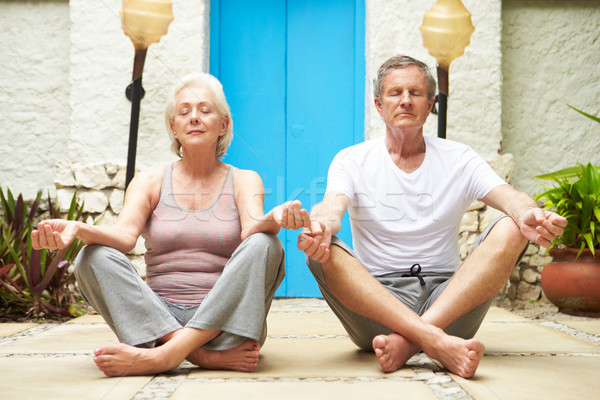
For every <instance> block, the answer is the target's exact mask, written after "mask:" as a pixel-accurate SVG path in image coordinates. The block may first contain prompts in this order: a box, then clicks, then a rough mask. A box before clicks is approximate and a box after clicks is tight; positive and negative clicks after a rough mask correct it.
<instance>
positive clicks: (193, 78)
mask: <svg viewBox="0 0 600 400" xmlns="http://www.w3.org/2000/svg"><path fill="white" fill-rule="evenodd" d="M187 87H201V88H204V89H206V90H209V91H210V92H212V94H213V96H214V98H215V105H216V107H217V111H218V112H219V114H220V115H221V117H222V118H225V119H227V121H228V124H227V131H226V132H225V134H224V135H223V136H220V137H219V140H218V142H217V151H216V157H217V158H219V159H220V158H222V157H223V156H224V155H225V153H227V149H228V148H229V145H230V144H231V140H232V139H233V121H232V120H231V110H230V109H229V104H227V99H226V98H225V93H224V92H223V85H222V84H221V82H219V80H218V79H217V78H215V77H214V76H212V75H210V74H207V73H205V72H202V73H195V74H189V75H186V76H184V77H183V78H181V79H180V80H179V81H178V82H177V84H175V86H174V87H173V92H172V95H171V97H170V98H169V100H168V102H167V107H166V108H165V125H166V127H167V132H168V133H169V137H170V138H171V151H173V153H175V154H176V155H178V156H179V157H181V143H179V140H177V139H176V138H175V136H173V131H172V130H171V124H172V123H173V120H174V118H175V101H176V99H177V95H178V94H179V92H181V91H182V90H183V89H185V88H187Z"/></svg>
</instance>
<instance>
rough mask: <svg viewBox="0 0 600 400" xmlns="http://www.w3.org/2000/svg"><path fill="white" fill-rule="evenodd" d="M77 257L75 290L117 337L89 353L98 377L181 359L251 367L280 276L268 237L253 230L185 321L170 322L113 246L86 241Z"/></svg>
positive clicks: (146, 370) (277, 251) (278, 252)
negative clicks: (101, 374) (97, 244)
mask: <svg viewBox="0 0 600 400" xmlns="http://www.w3.org/2000/svg"><path fill="white" fill-rule="evenodd" d="M80 255H81V257H80V258H79V259H78V265H77V269H76V275H77V279H78V282H79V283H80V288H81V289H82V293H83V294H84V296H85V298H86V300H87V301H88V302H89V303H90V304H92V306H93V307H94V308H95V309H96V310H97V311H98V312H99V313H100V314H101V315H102V316H103V317H104V318H105V320H106V321H107V323H108V324H109V326H111V328H112V329H113V331H114V332H115V333H116V334H117V336H118V338H119V340H120V341H121V342H122V343H120V344H117V345H106V346H101V347H98V348H96V349H95V350H94V355H95V357H94V361H95V363H96V365H97V366H98V368H99V369H100V370H102V371H103V372H104V373H105V374H106V375H109V376H122V375H144V374H154V373H158V372H164V371H168V370H170V369H173V368H175V367H177V366H178V365H179V364H180V363H181V362H182V361H183V360H184V359H188V360H189V361H190V362H192V363H194V364H196V365H198V366H200V367H204V368H209V369H233V370H237V371H245V372H249V371H252V370H253V369H254V368H255V367H256V365H257V363H258V354H259V350H260V345H261V344H262V343H263V342H264V340H265V339H266V325H265V320H266V316H267V312H268V310H269V308H270V305H271V301H272V299H273V296H274V294H275V290H276V289H277V287H278V286H279V284H280V283H281V281H282V280H283V277H284V275H285V269H284V264H283V256H284V255H283V248H282V246H281V243H280V242H279V240H278V239H277V238H276V237H275V236H273V235H266V234H255V235H252V236H251V237H249V238H248V239H247V240H246V241H244V242H243V243H242V244H241V245H240V246H239V247H238V249H237V250H236V252H235V253H234V254H233V256H232V257H231V259H230V261H229V262H228V264H227V266H226V268H225V270H224V271H223V274H222V275H221V277H220V278H219V280H218V281H217V283H216V284H215V286H214V287H213V289H212V290H211V292H210V293H209V294H208V295H207V297H206V298H205V299H204V301H203V302H202V305H201V306H199V307H198V308H197V309H196V312H195V313H194V315H193V317H192V318H191V319H189V320H187V318H189V317H186V318H185V319H186V321H187V322H185V321H177V320H176V318H175V314H172V313H171V311H169V308H168V307H167V306H166V305H165V304H164V303H163V302H162V300H160V299H159V298H158V296H157V295H156V294H155V293H154V292H152V290H151V289H150V288H149V287H148V286H147V285H146V284H145V283H144V282H142V281H141V279H140V278H139V276H138V275H137V273H136V272H135V269H134V268H133V266H131V265H130V263H129V261H128V260H127V258H126V257H125V256H123V255H122V254H120V253H119V252H117V251H116V250H114V249H110V248H106V247H102V246H88V247H86V248H85V249H84V250H83V251H82V253H80ZM124 287H125V288H127V289H128V290H124V289H123V288H124ZM183 323H185V324H186V326H185V327H182V324H183ZM225 326H226V327H227V329H226V331H227V332H223V331H222V329H223V328H222V327H225ZM155 343H156V344H157V345H158V346H157V347H153V346H154V344H155ZM133 345H136V346H140V345H142V346H148V347H153V348H141V347H135V346H133Z"/></svg>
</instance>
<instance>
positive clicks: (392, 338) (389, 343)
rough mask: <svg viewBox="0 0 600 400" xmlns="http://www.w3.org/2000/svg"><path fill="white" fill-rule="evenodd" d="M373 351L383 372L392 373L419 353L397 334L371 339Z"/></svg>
mask: <svg viewBox="0 0 600 400" xmlns="http://www.w3.org/2000/svg"><path fill="white" fill-rule="evenodd" d="M373 350H375V355H376V356H377V358H378V359H379V364H380V365H381V369H382V370H383V372H394V371H396V370H398V369H400V368H402V367H403V366H404V364H406V362H407V361H408V360H409V359H410V358H411V357H412V356H414V355H415V354H417V353H418V352H419V348H418V347H417V346H416V345H414V344H413V343H411V342H410V341H408V340H407V339H406V338H404V337H403V336H401V335H398V334H397V333H391V334H389V335H379V336H375V337H374V338H373Z"/></svg>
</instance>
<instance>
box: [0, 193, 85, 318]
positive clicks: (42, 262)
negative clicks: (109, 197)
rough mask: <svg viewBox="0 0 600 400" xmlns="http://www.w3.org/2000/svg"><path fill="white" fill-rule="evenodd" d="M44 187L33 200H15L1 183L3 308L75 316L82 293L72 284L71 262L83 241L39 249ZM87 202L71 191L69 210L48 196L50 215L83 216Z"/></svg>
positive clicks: (31, 313)
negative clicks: (35, 234)
mask: <svg viewBox="0 0 600 400" xmlns="http://www.w3.org/2000/svg"><path fill="white" fill-rule="evenodd" d="M41 199H42V192H41V191H38V193H37V196H36V198H35V199H34V200H33V202H31V203H30V204H28V203H26V202H25V201H24V200H23V196H22V194H19V196H18V197H17V198H16V199H15V198H14V196H13V194H12V192H11V191H10V189H7V191H6V195H5V194H4V191H3V190H2V188H0V203H1V204H0V205H1V215H0V235H1V241H0V311H1V312H2V314H4V315H25V316H34V317H39V316H42V315H46V314H61V315H65V316H71V315H73V314H75V313H77V304H79V303H80V301H79V299H78V295H77V294H76V293H75V292H74V291H73V290H71V289H70V287H71V288H72V287H73V285H74V283H75V278H74V276H73V273H72V272H69V269H68V267H69V265H70V264H71V263H72V262H73V260H74V259H75V257H76V256H77V254H78V253H79V250H80V249H81V248H82V247H83V243H82V242H81V241H79V240H75V241H74V242H73V243H71V245H70V246H68V247H66V248H64V249H61V250H56V251H52V250H48V249H42V250H35V249H33V248H32V246H31V231H32V230H33V229H35V227H36V219H37V218H39V213H40V202H41ZM82 210H83V205H81V206H80V205H79V204H77V199H76V196H75V195H73V199H72V200H71V205H70V207H69V210H68V212H67V213H66V216H65V215H61V213H60V210H58V209H56V207H55V206H54V205H53V204H52V201H51V199H50V196H48V213H49V214H50V215H49V217H50V218H66V219H69V220H82V219H83V218H84V215H83V212H82Z"/></svg>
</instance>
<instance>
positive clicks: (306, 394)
mask: <svg viewBox="0 0 600 400" xmlns="http://www.w3.org/2000/svg"><path fill="white" fill-rule="evenodd" d="M268 326H269V338H268V339H267V342H266V343H265V345H264V346H263V349H262V351H261V359H260V362H259V365H258V367H257V369H256V370H255V371H254V372H253V373H238V372H227V371H207V370H201V369H198V368H194V367H193V366H192V365H191V364H190V363H188V362H184V363H182V365H181V366H180V367H179V368H178V369H176V370H174V371H171V372H169V373H165V374H159V375H156V376H142V377H126V378H107V377H104V376H103V375H102V373H101V372H100V371H98V370H97V369H96V367H95V365H94V363H93V361H92V351H93V349H94V347H95V346H97V345H99V344H105V343H116V338H115V336H114V335H113V333H112V332H111V331H110V329H109V328H108V327H107V326H106V324H105V323H104V322H103V321H102V318H100V317H99V316H97V315H86V316H83V317H80V318H77V319H74V320H71V321H69V322H66V323H63V324H12V323H10V324H0V371H2V373H1V374H0V385H1V387H2V388H3V389H2V396H1V397H2V398H7V399H17V400H20V399H39V398H45V399H67V400H68V399H111V400H112V399H117V400H118V399H135V400H145V399H173V400H180V399H190V398H199V397H202V398H223V399H237V398H245V399H248V400H251V399H258V398H260V399H309V398H310V399H337V398H340V399H345V400H353V399H364V398H376V399H475V400H487V399H496V400H497V399H510V400H514V399H517V400H520V399H540V398H543V399H549V400H552V399H564V398H573V399H583V400H587V399H595V398H597V397H596V396H597V392H598V389H600V381H599V380H598V370H599V369H600V325H599V321H598V320H593V319H585V318H582V319H573V318H569V319H568V320H564V321H561V320H556V321H535V320H530V319H527V318H523V317H519V316H517V315H515V314H513V313H510V312H508V311H506V310H502V309H499V308H492V309H491V310H490V312H489V313H488V315H487V317H486V319H485V321H484V323H483V325H482V327H481V329H480V331H479V332H478V334H477V337H478V338H479V339H480V340H482V341H483V342H484V343H485V344H486V354H485V356H484V358H483V359H482V361H481V363H480V366H479V369H478V372H477V374H476V376H475V378H473V379H462V378H460V377H458V376H455V375H453V374H450V373H448V372H447V371H445V370H443V369H441V368H440V367H439V365H438V364H437V363H435V362H433V361H431V360H430V359H429V358H428V357H427V356H426V355H424V354H418V355H416V356H415V357H413V358H412V359H411V360H409V362H408V364H407V366H406V367H405V368H402V369H400V370H399V371H396V372H394V373H391V374H385V373H383V372H382V371H381V369H380V368H379V364H378V362H377V359H376V357H375V356H374V355H373V354H372V353H367V352H363V351H360V350H358V349H357V348H356V346H354V344H353V343H352V342H351V341H350V340H349V339H348V337H347V335H346V332H345V331H344V329H343V328H342V326H341V324H340V323H339V321H338V320H337V319H336V318H335V316H334V315H333V313H332V312H331V311H330V310H329V308H328V307H327V305H326V304H325V303H324V302H323V301H322V300H320V299H276V300H275V301H274V303H273V307H272V309H271V312H270V314H269V318H268Z"/></svg>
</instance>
